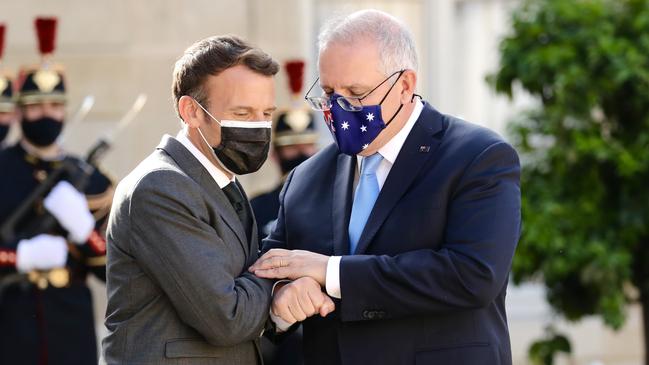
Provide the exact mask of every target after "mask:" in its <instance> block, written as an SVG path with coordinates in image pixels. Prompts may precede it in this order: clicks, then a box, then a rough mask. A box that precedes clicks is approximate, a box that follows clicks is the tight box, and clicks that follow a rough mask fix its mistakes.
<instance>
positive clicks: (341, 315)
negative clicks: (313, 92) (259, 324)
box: [264, 103, 521, 365]
mask: <svg viewBox="0 0 649 365" xmlns="http://www.w3.org/2000/svg"><path fill="white" fill-rule="evenodd" d="M355 169H356V158H355V157H352V156H348V155H344V154H341V153H339V152H338V149H337V148H336V146H335V145H331V146H329V147H327V148H325V149H324V150H322V151H321V152H320V153H318V154H317V155H315V156H314V157H312V158H311V159H309V160H308V161H306V162H305V163H303V164H302V165H300V166H299V167H297V168H296V169H295V170H294V171H293V172H292V173H291V174H290V175H289V177H288V178H287V181H286V183H285V185H284V188H283V191H282V193H281V195H280V204H281V205H280V211H279V217H278V221H277V225H276V227H275V230H274V231H273V232H272V233H271V235H270V236H269V237H268V238H267V239H266V240H264V250H269V249H271V248H286V249H302V250H309V251H313V252H318V253H321V254H325V255H345V256H343V258H342V261H341V266H340V287H341V293H342V299H341V300H340V301H337V302H336V305H337V308H336V311H335V312H334V313H332V314H330V315H329V316H328V317H326V318H321V317H319V316H314V317H311V318H309V319H307V320H306V321H305V322H304V356H305V362H306V364H453V365H458V364H481V365H490V364H511V361H512V360H511V350H510V343H509V333H508V329H507V319H506V315H505V292H506V288H507V280H508V275H509V271H510V267H511V262H512V257H513V255H514V251H515V248H516V244H517V242H518V238H519V234H520V226H521V216H520V186H519V178H520V164H519V160H518V156H517V154H516V151H515V150H514V149H513V148H512V147H511V146H510V145H509V144H507V143H505V142H504V141H503V140H502V138H501V137H500V136H498V135H497V134H496V133H494V132H491V131H489V130H487V129H485V128H482V127H479V126H476V125H473V124H470V123H467V122H465V121H462V120H459V119H456V118H453V117H451V116H447V115H443V114H441V113H439V112H438V111H436V110H435V109H433V108H432V107H431V106H430V105H429V104H427V103H426V104H425V107H424V109H423V111H422V113H421V115H420V117H419V119H418V120H417V122H416V123H415V125H414V127H413V129H412V131H411V132H410V135H409V136H408V138H407V140H406V142H405V144H404V145H403V147H402V149H401V151H400V153H399V156H398V157H397V159H396V161H395V163H394V165H393V166H392V169H391V171H390V173H389V175H388V177H387V180H386V181H385V184H384V185H383V188H382V189H381V192H380V195H379V197H378V199H377V201H376V203H375V205H374V208H373V210H372V213H371V215H370V217H369V219H368V221H367V224H366V226H365V229H364V231H363V233H362V235H361V238H360V240H359V244H358V248H357V251H356V253H355V255H348V249H349V248H348V247H349V238H348V233H347V226H348V223H349V217H350V212H351V205H352V201H353V197H352V189H353V182H354V174H355Z"/></svg>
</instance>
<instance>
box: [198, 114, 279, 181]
mask: <svg viewBox="0 0 649 365" xmlns="http://www.w3.org/2000/svg"><path fill="white" fill-rule="evenodd" d="M196 104H197V105H198V106H199V107H200V108H201V109H203V111H204V112H205V113H206V114H207V115H208V116H209V117H210V118H212V120H214V121H215V122H216V123H218V124H219V125H220V126H221V144H219V145H218V146H217V147H212V146H211V145H210V144H209V143H208V142H207V139H205V136H204V135H203V132H201V129H200V128H198V133H199V134H200V135H201V137H202V138H203V141H204V142H205V144H207V145H208V146H210V147H211V148H212V150H214V154H215V155H216V158H217V159H218V160H219V161H220V162H221V164H222V165H223V166H224V167H225V168H226V169H228V170H230V171H231V172H232V173H234V174H235V175H245V174H249V173H251V172H255V171H257V170H259V169H260V168H261V166H262V165H263V164H264V162H266V159H267V158H268V150H269V149H270V131H271V126H272V122H270V121H258V122H244V121H239V120H220V121H219V120H218V119H216V118H214V116H212V114H210V112H208V111H207V109H205V108H203V106H202V105H201V104H200V103H199V102H197V101H196Z"/></svg>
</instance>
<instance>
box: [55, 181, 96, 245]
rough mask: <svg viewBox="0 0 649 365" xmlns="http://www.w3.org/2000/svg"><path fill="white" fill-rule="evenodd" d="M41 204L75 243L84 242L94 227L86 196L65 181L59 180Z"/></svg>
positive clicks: (93, 219)
mask: <svg viewBox="0 0 649 365" xmlns="http://www.w3.org/2000/svg"><path fill="white" fill-rule="evenodd" d="M43 205H44V206H45V209H47V210H48V211H49V212H50V213H51V214H52V215H53V216H54V218H56V220H57V221H58V222H59V223H60V224H61V226H62V227H63V228H65V230H66V231H68V233H69V236H68V238H69V239H70V241H72V242H74V243H76V244H83V243H85V242H86V240H87V239H88V237H90V234H91V233H92V230H93V229H94V228H95V218H94V217H93V216H92V213H90V210H89V209H88V201H87V200H86V197H85V196H84V195H83V194H82V193H80V192H79V191H78V190H77V189H75V187H74V186H72V185H71V184H70V183H69V182H67V181H60V182H59V183H58V184H56V186H55V187H54V188H53V189H52V191H51V192H50V193H49V195H47V197H45V199H44V200H43Z"/></svg>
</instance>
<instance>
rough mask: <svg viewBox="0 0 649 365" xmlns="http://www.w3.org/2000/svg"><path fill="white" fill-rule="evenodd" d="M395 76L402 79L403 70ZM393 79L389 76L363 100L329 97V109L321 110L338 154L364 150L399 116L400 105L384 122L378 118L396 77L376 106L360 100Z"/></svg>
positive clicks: (336, 96) (351, 153) (401, 106)
mask: <svg viewBox="0 0 649 365" xmlns="http://www.w3.org/2000/svg"><path fill="white" fill-rule="evenodd" d="M398 73H399V77H401V74H402V73H403V71H398ZM392 76H394V74H392V75H390V76H389V77H388V78H387V79H385V80H384V81H383V82H382V83H381V84H379V85H378V86H377V87H375V88H374V89H372V90H371V91H370V92H369V93H367V94H366V95H365V96H364V97H362V98H352V97H343V96H341V95H339V94H335V93H334V94H333V95H331V97H330V103H331V108H330V109H329V110H323V113H324V119H325V122H326V123H327V126H328V127H329V131H330V132H331V135H332V137H333V138H334V141H336V144H337V145H338V149H339V150H340V152H342V153H344V154H347V155H352V156H353V155H356V154H358V153H359V152H361V151H363V150H364V149H366V148H367V146H369V145H370V143H372V141H374V139H376V137H377V136H378V135H379V133H381V131H382V130H383V129H384V128H385V126H386V125H388V124H389V123H390V122H391V121H392V120H393V119H394V118H395V117H396V116H397V114H399V111H401V108H403V104H400V105H399V109H397V111H396V112H395V113H394V115H392V117H391V118H390V119H389V120H388V121H387V122H384V121H383V118H382V116H381V104H382V103H383V101H384V100H385V98H386V97H387V96H388V95H389V94H390V91H391V90H392V88H393V87H394V85H395V84H396V83H397V81H398V80H399V78H398V77H397V81H395V82H394V84H392V86H390V89H389V90H388V91H387V93H386V94H385V96H383V99H381V101H380V102H379V104H377V105H362V99H364V98H365V97H367V96H368V95H369V94H371V93H372V91H374V90H376V89H377V88H378V87H380V86H381V85H383V83H385V81H387V80H389V79H390V77H392Z"/></svg>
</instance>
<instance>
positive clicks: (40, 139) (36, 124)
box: [20, 117, 63, 147]
mask: <svg viewBox="0 0 649 365" xmlns="http://www.w3.org/2000/svg"><path fill="white" fill-rule="evenodd" d="M20 127H21V129H22V130H23V136H24V137H25V138H26V139H27V140H28V141H29V142H31V143H32V144H34V145H36V146H39V147H45V146H49V145H51V144H52V143H54V142H55V141H56V138H57V137H58V136H59V134H61V130H63V122H62V121H59V120H56V119H54V118H50V117H42V118H39V119H36V120H32V121H28V120H26V119H25V118H23V120H22V121H21V123H20Z"/></svg>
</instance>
